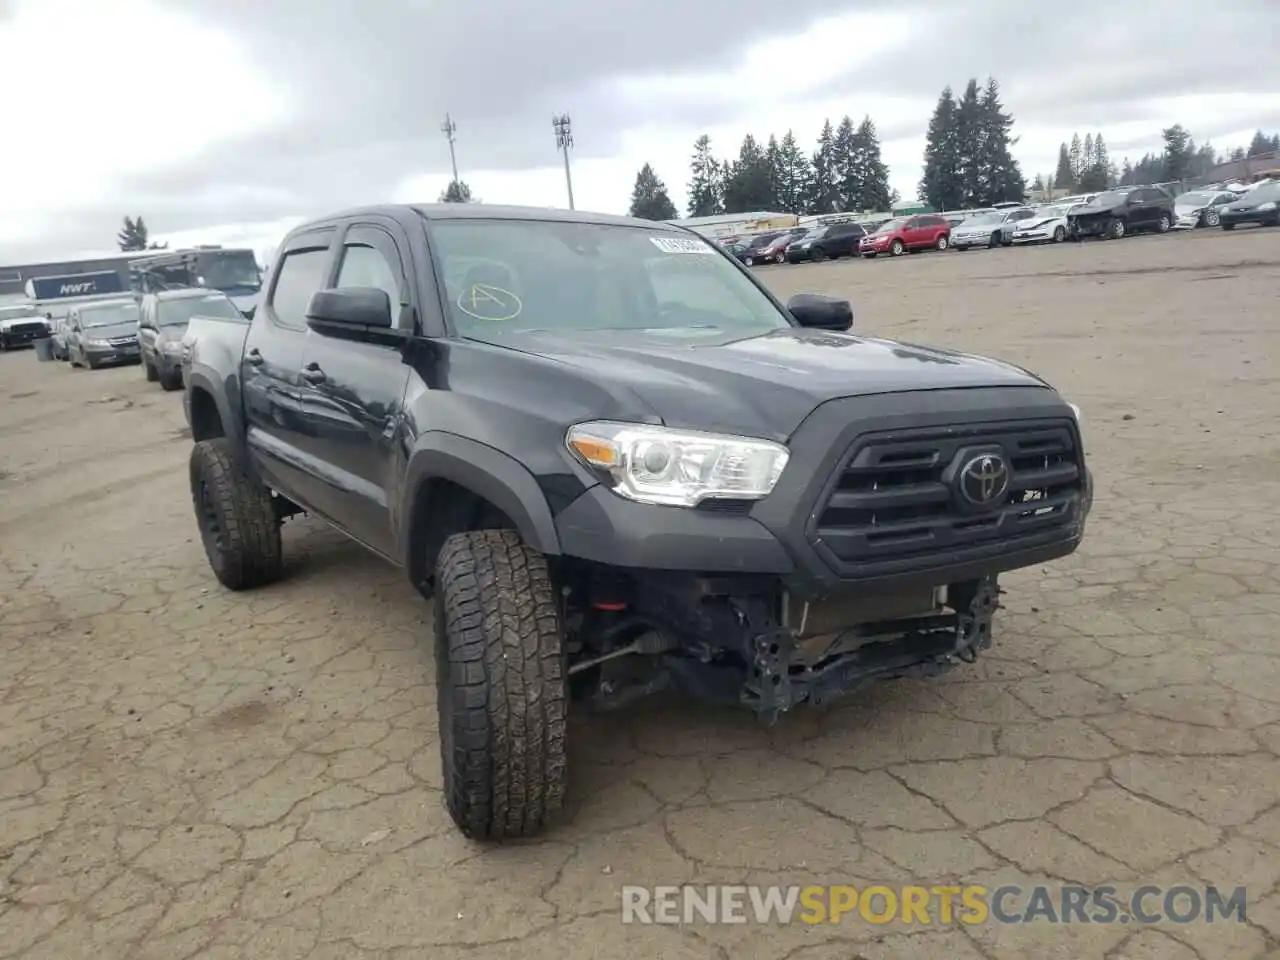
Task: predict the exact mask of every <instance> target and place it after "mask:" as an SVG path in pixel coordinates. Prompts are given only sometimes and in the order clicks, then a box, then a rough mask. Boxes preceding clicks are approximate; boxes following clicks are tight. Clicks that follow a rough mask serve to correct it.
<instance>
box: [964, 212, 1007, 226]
mask: <svg viewBox="0 0 1280 960" xmlns="http://www.w3.org/2000/svg"><path fill="white" fill-rule="evenodd" d="M962 223H963V224H964V226H966V227H978V226H981V225H982V224H985V223H1004V214H1002V213H978V214H975V215H974V216H972V217H965V218H964V220H963V221H962Z"/></svg>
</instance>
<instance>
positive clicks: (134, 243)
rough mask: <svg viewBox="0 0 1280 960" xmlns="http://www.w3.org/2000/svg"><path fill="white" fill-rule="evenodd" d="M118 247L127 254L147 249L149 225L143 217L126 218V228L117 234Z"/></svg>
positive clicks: (122, 228)
mask: <svg viewBox="0 0 1280 960" xmlns="http://www.w3.org/2000/svg"><path fill="white" fill-rule="evenodd" d="M116 245H117V246H118V247H119V248H120V249H121V250H123V251H125V252H131V251H133V250H146V249H147V225H146V224H145V223H144V222H143V220H142V217H138V218H137V219H136V220H135V219H134V218H133V217H125V218H124V226H123V227H121V228H120V232H119V233H117V234H116Z"/></svg>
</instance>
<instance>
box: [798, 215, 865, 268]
mask: <svg viewBox="0 0 1280 960" xmlns="http://www.w3.org/2000/svg"><path fill="white" fill-rule="evenodd" d="M866 235H867V228H866V227H864V226H863V225H862V224H860V223H829V224H824V225H821V226H817V227H814V228H813V229H812V230H810V231H809V232H808V233H806V234H805V235H804V236H803V237H799V238H798V239H797V240H796V241H795V242H794V243H793V244H791V246H789V247H787V263H802V262H804V261H805V260H826V259H827V258H828V257H830V258H831V259H832V260H835V259H837V258H839V257H856V256H857V255H858V242H859V241H860V240H861V239H862V238H863V237H865V236H866Z"/></svg>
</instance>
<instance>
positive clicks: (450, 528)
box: [408, 477, 516, 592]
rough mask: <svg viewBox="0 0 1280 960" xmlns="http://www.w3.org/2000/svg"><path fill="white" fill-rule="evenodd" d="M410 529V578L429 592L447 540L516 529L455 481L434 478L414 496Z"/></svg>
mask: <svg viewBox="0 0 1280 960" xmlns="http://www.w3.org/2000/svg"><path fill="white" fill-rule="evenodd" d="M412 510H413V512H412V514H411V516H412V520H411V522H410V527H409V550H408V562H409V576H410V579H411V580H412V582H413V583H414V584H415V585H416V586H417V587H418V589H420V590H422V591H423V592H429V590H430V581H431V577H432V576H433V575H434V574H435V565H436V557H437V556H438V555H439V553H440V548H441V547H442V546H443V545H444V542H445V540H447V539H448V538H449V537H451V536H453V534H455V533H466V532H468V531H470V530H514V529H516V525H515V524H514V523H512V521H511V518H510V517H508V516H507V515H506V514H505V513H503V512H502V510H500V509H499V508H498V507H496V506H494V504H492V503H491V502H489V501H488V500H486V499H485V498H484V497H482V496H480V495H479V494H478V493H476V492H474V491H473V490H469V489H467V488H466V487H464V486H462V485H461V484H459V483H454V482H453V481H452V480H445V479H444V478H442V477H431V478H429V479H427V480H425V481H424V482H423V483H421V484H420V485H419V486H418V489H417V490H416V491H415V492H414V496H413V505H412Z"/></svg>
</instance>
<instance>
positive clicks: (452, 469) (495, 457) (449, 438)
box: [399, 431, 560, 564]
mask: <svg viewBox="0 0 1280 960" xmlns="http://www.w3.org/2000/svg"><path fill="white" fill-rule="evenodd" d="M431 480H448V481H451V482H452V483H456V484H458V486H460V487H465V488H466V489H468V490H470V491H471V492H473V493H475V494H477V495H478V496H481V497H483V498H484V499H486V500H488V501H489V502H490V503H492V504H493V505H494V506H495V507H497V508H498V509H499V510H501V511H502V512H503V513H504V514H506V515H507V516H508V517H509V518H510V519H511V522H512V523H514V524H515V525H516V530H517V531H518V532H519V533H520V537H521V539H523V540H524V542H525V543H526V544H528V545H529V546H530V547H532V548H533V549H534V550H537V551H538V552H539V553H541V554H543V555H544V556H558V555H559V554H560V536H559V534H558V533H557V532H556V524H555V519H554V518H553V517H552V515H551V508H550V506H548V505H547V498H546V496H545V495H544V494H543V492H542V488H541V487H539V486H538V481H537V480H536V479H535V478H534V476H533V474H532V473H530V472H529V471H528V469H526V468H525V466H524V465H523V464H521V463H520V462H519V461H518V460H515V459H514V458H512V457H510V456H508V455H507V454H505V453H503V452H502V451H500V450H497V449H495V448H494V447H490V446H488V445H487V444H483V443H480V442H479V441H476V440H471V439H469V438H467V437H463V436H460V435H458V434H455V433H445V432H443V431H432V432H430V433H425V434H423V435H421V436H420V437H419V438H418V440H417V442H416V443H415V445H414V449H413V452H412V453H411V454H410V456H409V464H408V470H407V472H406V476H405V486H404V491H403V492H404V496H405V497H406V498H407V508H406V509H405V510H403V511H402V512H401V516H400V523H399V529H400V538H399V539H400V552H401V554H402V556H403V559H404V560H405V561H406V564H407V561H408V560H409V553H410V550H411V541H412V531H413V529H414V523H415V519H416V518H415V516H414V512H415V510H416V509H417V501H418V490H419V489H420V488H421V486H422V485H423V484H424V483H427V482H428V481H431Z"/></svg>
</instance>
